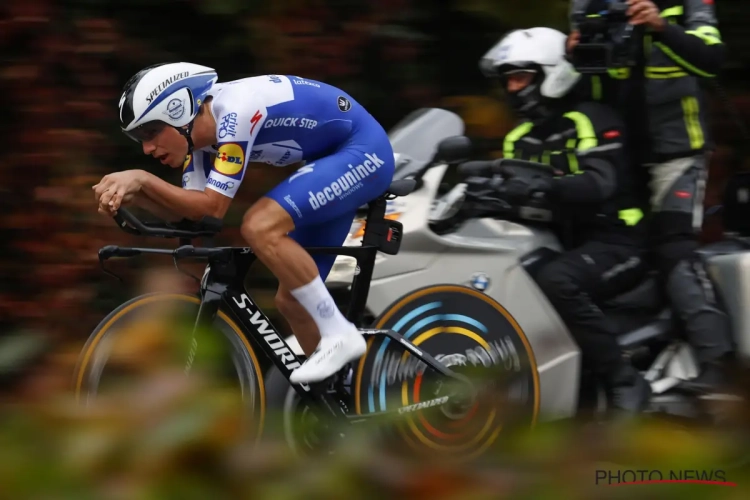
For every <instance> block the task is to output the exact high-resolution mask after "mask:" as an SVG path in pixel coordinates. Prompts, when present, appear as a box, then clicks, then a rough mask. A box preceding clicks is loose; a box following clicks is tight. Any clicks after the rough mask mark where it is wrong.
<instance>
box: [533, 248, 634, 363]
mask: <svg viewBox="0 0 750 500" xmlns="http://www.w3.org/2000/svg"><path fill="white" fill-rule="evenodd" d="M645 269H646V268H645V263H644V260H643V249H642V248H641V247H640V246H624V245H613V244H609V243H602V242H598V241H591V242H588V243H585V244H584V245H582V246H580V247H578V248H576V249H574V250H570V251H568V252H565V253H563V254H562V255H561V256H560V257H558V258H557V259H555V260H554V261H553V262H551V263H549V264H547V265H546V266H545V267H543V268H542V270H541V271H540V272H539V274H538V275H537V277H536V280H537V283H538V284H539V286H540V287H541V289H542V291H543V292H544V293H545V295H546V296H547V298H548V299H549V300H550V302H552V305H553V306H555V309H556V310H557V312H558V313H559V314H560V316H561V317H562V319H563V321H564V322H565V324H566V325H567V326H568V328H569V329H570V331H571V334H572V335H573V337H574V338H575V339H576V341H577V342H578V345H579V347H580V348H581V354H582V364H583V367H584V368H585V369H588V370H591V371H593V372H594V373H596V374H597V375H604V374H608V373H611V372H612V370H614V369H615V368H617V367H618V366H619V365H620V364H621V360H622V351H621V349H620V346H619V344H618V343H617V330H616V325H613V324H612V321H611V320H610V319H609V318H607V316H605V315H604V313H603V312H602V311H601V309H599V307H598V306H597V303H598V302H600V301H602V300H606V299H608V298H612V297H614V296H616V295H619V294H621V293H624V292H626V291H628V290H630V289H632V288H633V287H635V286H636V285H637V284H638V283H639V282H640V281H641V280H642V279H643V278H644V274H645Z"/></svg>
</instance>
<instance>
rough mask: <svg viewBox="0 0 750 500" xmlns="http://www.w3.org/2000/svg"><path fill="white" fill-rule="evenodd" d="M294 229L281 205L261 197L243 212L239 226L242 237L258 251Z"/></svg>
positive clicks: (290, 219)
mask: <svg viewBox="0 0 750 500" xmlns="http://www.w3.org/2000/svg"><path fill="white" fill-rule="evenodd" d="M293 229H294V222H293V221H292V218H291V217H290V216H289V214H288V213H287V212H286V211H285V210H284V209H283V208H281V206H280V205H279V204H278V203H276V202H275V201H274V200H272V199H270V198H261V199H260V200H258V201H257V202H256V203H255V204H254V205H253V206H252V207H250V209H249V210H248V211H247V212H245V216H244V217H243V219H242V226H241V227H240V234H241V235H242V238H243V239H244V240H245V241H246V242H247V243H248V245H250V247H251V248H252V249H253V250H254V251H256V252H258V251H259V250H260V251H262V249H263V248H264V247H269V246H273V245H274V244H275V243H276V242H277V241H278V240H279V239H280V238H282V237H283V236H285V235H286V234H287V233H289V232H290V231H292V230H293Z"/></svg>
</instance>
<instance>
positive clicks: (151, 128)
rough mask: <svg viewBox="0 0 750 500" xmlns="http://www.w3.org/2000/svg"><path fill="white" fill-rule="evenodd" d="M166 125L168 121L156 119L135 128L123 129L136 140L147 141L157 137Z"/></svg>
mask: <svg viewBox="0 0 750 500" xmlns="http://www.w3.org/2000/svg"><path fill="white" fill-rule="evenodd" d="M166 126H167V124H166V123H164V122H160V121H156V120H155V121H152V122H147V123H144V124H143V125H140V126H138V127H136V128H134V129H133V130H123V133H124V134H125V135H127V136H128V137H130V138H131V139H133V140H134V141H135V142H146V141H150V140H151V139H153V138H154V137H156V136H157V135H158V134H159V132H161V131H162V130H164V127H166Z"/></svg>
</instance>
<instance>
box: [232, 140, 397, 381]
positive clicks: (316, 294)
mask: <svg viewBox="0 0 750 500" xmlns="http://www.w3.org/2000/svg"><path fill="white" fill-rule="evenodd" d="M351 144H352V145H350V146H347V147H344V148H343V149H342V150H340V151H338V152H337V153H335V154H333V155H331V156H328V157H325V158H322V159H320V160H317V161H315V162H314V163H312V164H310V165H307V166H305V167H303V168H302V169H300V170H299V171H297V172H296V173H295V174H293V175H292V176H290V177H289V179H287V180H285V181H284V182H282V183H281V184H280V185H278V186H276V188H274V189H273V190H272V191H271V192H270V193H268V195H267V196H266V197H264V198H262V199H261V200H259V201H258V202H257V203H256V204H255V205H254V206H253V207H252V208H251V209H250V210H249V211H248V213H247V214H246V215H245V219H244V220H243V224H242V234H243V237H244V238H245V239H246V240H247V241H248V243H249V244H250V246H251V247H252V248H253V250H254V251H255V253H256V254H257V255H258V258H259V259H260V260H261V261H262V262H263V263H264V264H265V265H266V266H267V267H268V268H269V269H270V270H271V272H273V273H274V275H276V277H277V278H278V279H279V282H280V284H281V285H282V286H283V287H284V288H285V289H288V290H290V293H291V295H293V296H294V298H296V299H297V300H298V301H299V302H300V304H301V305H302V306H303V307H304V308H305V310H306V311H307V312H308V313H309V314H310V316H311V317H312V318H313V320H314V321H315V323H316V325H317V327H318V329H319V331H320V335H321V341H320V343H319V345H318V350H317V351H316V352H315V353H313V355H312V356H311V357H310V358H309V359H308V360H307V361H306V362H305V364H304V365H302V366H301V367H300V368H298V369H297V370H296V371H295V375H294V376H293V377H292V381H293V382H295V383H302V382H315V381H318V380H323V379H325V378H327V377H328V376H330V375H332V374H333V373H335V372H336V371H338V370H339V369H340V368H341V367H342V366H343V365H345V364H346V363H348V362H349V361H351V360H352V359H356V358H357V357H359V356H360V355H361V354H362V353H363V352H364V350H365V348H366V347H365V342H364V339H363V338H362V336H361V335H359V332H358V331H357V329H356V327H355V326H354V325H353V324H352V323H350V322H349V321H347V320H346V318H344V316H343V315H342V314H341V313H340V311H339V310H338V308H337V307H336V305H335V304H334V302H333V299H332V298H331V295H330V293H329V292H328V290H327V289H326V287H325V284H324V283H323V280H322V279H321V278H320V275H319V273H318V269H317V266H316V265H315V262H314V260H313V259H312V257H310V255H309V254H308V253H307V252H305V250H304V249H303V248H302V247H301V246H300V245H299V244H298V243H296V242H295V241H294V240H293V239H292V238H290V237H288V233H290V232H292V231H293V230H294V229H300V228H303V227H310V226H318V225H321V224H323V223H330V222H331V221H332V220H337V219H339V218H341V217H342V216H343V215H345V214H351V213H353V212H354V211H355V210H356V209H357V208H358V207H359V206H361V205H363V204H365V203H367V202H369V201H370V200H372V199H374V198H376V197H377V196H379V195H381V194H382V193H383V192H385V190H386V189H387V188H388V186H389V185H390V182H391V180H392V178H393V170H394V159H393V150H392V149H391V145H390V142H389V141H388V137H387V135H386V134H385V132H384V131H383V129H382V128H381V127H380V126H379V125H378V126H377V127H373V126H369V127H367V129H366V130H364V131H362V130H360V132H358V133H357V134H355V136H354V137H352V143H351Z"/></svg>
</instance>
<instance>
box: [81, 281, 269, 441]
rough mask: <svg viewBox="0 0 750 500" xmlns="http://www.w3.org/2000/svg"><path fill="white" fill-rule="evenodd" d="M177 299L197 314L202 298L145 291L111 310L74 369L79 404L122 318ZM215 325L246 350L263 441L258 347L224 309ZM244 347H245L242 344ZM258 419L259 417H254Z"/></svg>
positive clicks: (263, 404) (244, 357) (263, 398)
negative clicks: (99, 349) (102, 348)
mask: <svg viewBox="0 0 750 500" xmlns="http://www.w3.org/2000/svg"><path fill="white" fill-rule="evenodd" d="M161 301H163V302H166V301H174V302H183V303H187V304H190V305H193V306H195V312H196V315H197V312H198V306H199V304H200V300H199V299H198V297H196V296H192V295H186V294H171V293H152V294H145V295H140V296H138V297H135V298H133V299H131V300H129V301H127V302H125V303H123V304H121V305H120V306H119V307H117V308H116V309H114V310H113V311H112V312H110V313H109V314H108V315H107V316H106V317H105V318H104V319H103V320H102V321H101V322H100V323H99V324H98V325H97V327H96V328H95V329H94V331H93V332H92V333H91V334H90V335H89V338H88V339H87V341H86V343H85V344H84V346H83V348H82V350H81V353H80V355H79V357H78V361H77V363H76V367H75V370H74V377H73V385H74V391H75V396H76V401H77V402H78V403H79V404H85V400H87V399H88V398H85V400H84V397H85V394H84V393H85V392H90V390H91V387H90V386H91V380H90V378H91V375H93V374H92V367H93V365H94V363H93V360H94V359H95V351H96V349H97V347H98V346H99V345H100V343H101V341H102V340H103V339H104V338H105V337H106V336H107V334H108V333H109V332H112V331H116V328H113V327H114V325H116V324H117V322H118V321H120V320H123V319H124V318H126V317H127V315H129V314H131V313H133V312H135V311H137V310H139V308H143V307H144V306H146V305H152V304H154V303H158V302H161ZM213 328H215V329H216V330H218V331H219V332H220V333H221V334H223V335H224V336H225V337H227V339H228V340H229V341H230V342H231V343H232V346H233V347H234V348H235V350H239V349H242V350H243V351H244V352H242V353H241V354H244V355H242V356H240V359H241V360H242V361H241V362H242V365H243V366H242V368H243V369H244V370H245V373H246V376H245V378H246V379H248V380H243V381H241V382H242V383H243V384H244V383H246V382H249V383H251V384H253V385H254V391H250V393H251V394H253V395H254V396H253V397H252V399H253V400H252V401H249V403H250V404H251V405H252V408H253V409H255V408H257V409H258V414H257V421H258V425H257V431H256V433H255V435H256V442H257V441H258V440H260V438H261V437H262V435H263V430H264V424H265V418H266V387H265V379H264V377H263V371H262V369H261V365H260V364H259V362H258V356H257V355H256V353H255V350H254V349H253V347H252V346H251V345H250V343H249V342H248V340H247V338H246V337H245V335H244V334H243V333H242V330H241V329H240V328H239V326H237V324H236V323H235V322H234V321H233V320H232V319H231V318H230V317H229V316H228V315H227V314H226V313H225V312H223V311H221V310H219V311H218V313H217V315H216V317H215V318H214V323H213ZM238 346H241V347H238ZM254 418H255V417H254Z"/></svg>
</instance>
